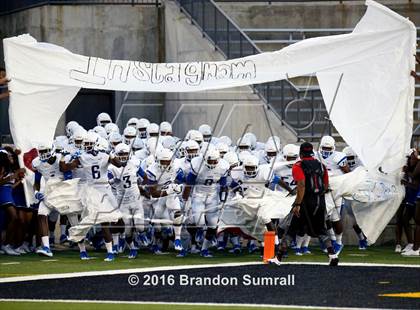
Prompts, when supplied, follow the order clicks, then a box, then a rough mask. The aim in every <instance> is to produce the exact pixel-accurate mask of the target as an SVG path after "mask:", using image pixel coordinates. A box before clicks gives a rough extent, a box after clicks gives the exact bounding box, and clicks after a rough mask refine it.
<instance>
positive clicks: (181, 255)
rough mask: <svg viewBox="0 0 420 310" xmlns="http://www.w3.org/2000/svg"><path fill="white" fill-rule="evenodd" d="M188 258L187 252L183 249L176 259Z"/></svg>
mask: <svg viewBox="0 0 420 310" xmlns="http://www.w3.org/2000/svg"><path fill="white" fill-rule="evenodd" d="M185 256H187V251H186V250H184V249H182V250H181V252H179V253H178V255H177V256H176V257H181V258H182V257H185Z"/></svg>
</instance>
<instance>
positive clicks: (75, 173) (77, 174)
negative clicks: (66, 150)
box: [64, 151, 86, 184]
mask: <svg viewBox="0 0 420 310" xmlns="http://www.w3.org/2000/svg"><path fill="white" fill-rule="evenodd" d="M78 152H80V151H78ZM72 154H74V153H71V154H68V155H66V156H65V157H64V160H65V162H66V163H68V162H70V161H71V156H72ZM71 173H72V177H73V179H77V178H79V179H80V180H79V184H83V183H86V175H85V170H84V169H83V167H82V165H79V166H78V167H77V168H76V169H74V170H72V171H71Z"/></svg>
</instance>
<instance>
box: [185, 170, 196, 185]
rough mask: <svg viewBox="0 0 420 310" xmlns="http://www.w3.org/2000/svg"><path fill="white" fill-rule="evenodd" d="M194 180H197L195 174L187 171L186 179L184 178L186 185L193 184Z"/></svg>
mask: <svg viewBox="0 0 420 310" xmlns="http://www.w3.org/2000/svg"><path fill="white" fill-rule="evenodd" d="M196 180H197V175H196V174H194V173H192V172H190V173H188V175H187V179H186V181H187V185H195V182H196Z"/></svg>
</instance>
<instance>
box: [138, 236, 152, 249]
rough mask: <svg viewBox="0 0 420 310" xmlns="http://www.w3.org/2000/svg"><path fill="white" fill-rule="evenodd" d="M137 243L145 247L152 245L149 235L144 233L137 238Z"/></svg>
mask: <svg viewBox="0 0 420 310" xmlns="http://www.w3.org/2000/svg"><path fill="white" fill-rule="evenodd" d="M137 242H138V243H140V244H142V245H143V246H144V247H146V248H147V247H148V246H149V245H150V243H151V242H150V239H149V238H148V237H147V234H145V233H142V234H139V235H138V236H137Z"/></svg>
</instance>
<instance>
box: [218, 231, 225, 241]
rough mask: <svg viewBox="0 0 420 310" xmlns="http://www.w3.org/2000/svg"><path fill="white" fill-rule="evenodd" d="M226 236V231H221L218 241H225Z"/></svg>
mask: <svg viewBox="0 0 420 310" xmlns="http://www.w3.org/2000/svg"><path fill="white" fill-rule="evenodd" d="M224 237H225V233H221V234H220V235H219V237H217V241H219V242H223V240H224Z"/></svg>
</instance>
